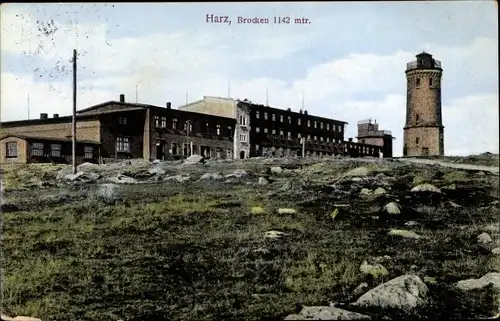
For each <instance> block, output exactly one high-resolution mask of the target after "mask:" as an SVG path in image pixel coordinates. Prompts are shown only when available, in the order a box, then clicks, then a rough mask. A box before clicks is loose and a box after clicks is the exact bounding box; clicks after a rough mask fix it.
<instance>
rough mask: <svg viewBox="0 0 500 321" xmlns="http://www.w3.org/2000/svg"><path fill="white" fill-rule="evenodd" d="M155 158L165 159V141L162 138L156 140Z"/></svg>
mask: <svg viewBox="0 0 500 321" xmlns="http://www.w3.org/2000/svg"><path fill="white" fill-rule="evenodd" d="M156 159H160V160H164V159H165V141H163V140H159V141H157V142H156Z"/></svg>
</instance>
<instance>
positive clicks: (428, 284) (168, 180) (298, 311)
mask: <svg viewBox="0 0 500 321" xmlns="http://www.w3.org/2000/svg"><path fill="white" fill-rule="evenodd" d="M488 157H490V155H488ZM490 158H491V157H490ZM471 163H472V165H474V163H473V162H471V161H462V162H461V161H459V160H456V159H455V160H453V162H452V163H451V161H450V164H453V166H454V167H448V166H447V165H446V164H443V162H442V161H440V162H438V161H435V162H431V163H429V164H428V163H425V162H419V161H412V160H402V161H397V160H379V159H357V160H355V159H339V158H327V159H280V160H278V159H250V160H245V161H240V160H238V161H205V162H203V161H202V160H200V159H196V158H195V157H193V158H192V159H191V160H190V161H189V162H186V163H182V162H159V163H149V162H144V161H135V160H132V161H127V162H124V163H120V164H110V165H92V164H82V165H81V166H79V172H78V174H76V175H72V174H71V168H69V167H68V166H57V165H23V166H4V167H3V168H2V182H3V200H2V202H3V204H2V205H1V209H2V216H3V254H4V258H5V259H4V267H5V268H4V274H5V276H4V305H3V311H4V313H5V314H7V315H11V316H16V315H24V316H30V317H37V318H41V319H42V320H69V319H71V320H80V319H84V320H153V319H155V320H158V319H168V320H185V319H207V320H208V319H211V320H213V319H249V320H258V319H262V318H266V319H275V320H283V319H287V320H294V319H338V318H340V319H374V318H380V317H384V318H408V317H416V318H422V319H424V318H439V317H443V318H478V317H493V316H495V315H497V314H498V313H499V312H500V274H499V272H500V248H499V246H500V244H499V241H500V231H499V219H498V214H499V213H498V209H499V194H498V188H499V187H498V184H499V181H498V165H496V166H495V167H485V166H486V165H491V163H487V164H486V163H479V164H477V165H479V166H482V167H477V166H476V167H475V166H472V167H471ZM457 164H463V166H462V165H459V166H458V167H457V166H455V165H457ZM460 166H462V167H460ZM5 318H6V319H7V317H5Z"/></svg>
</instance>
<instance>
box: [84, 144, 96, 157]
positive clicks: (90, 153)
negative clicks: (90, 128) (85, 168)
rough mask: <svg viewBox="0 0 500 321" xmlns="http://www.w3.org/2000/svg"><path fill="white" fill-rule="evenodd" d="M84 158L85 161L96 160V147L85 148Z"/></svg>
mask: <svg viewBox="0 0 500 321" xmlns="http://www.w3.org/2000/svg"><path fill="white" fill-rule="evenodd" d="M83 158H85V159H92V158H94V147H92V146H85V148H84V156H83Z"/></svg>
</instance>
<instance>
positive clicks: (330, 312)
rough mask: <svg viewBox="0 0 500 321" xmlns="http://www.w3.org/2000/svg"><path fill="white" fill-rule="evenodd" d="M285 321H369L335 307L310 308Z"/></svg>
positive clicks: (292, 315) (361, 316)
mask: <svg viewBox="0 0 500 321" xmlns="http://www.w3.org/2000/svg"><path fill="white" fill-rule="evenodd" d="M285 320H370V317H369V316H367V315H364V314H361V313H357V312H351V311H347V310H344V309H340V308H336V307H322V306H310V307H304V308H303V309H302V310H301V311H300V313H299V314H290V315H288V316H287V317H286V318H285Z"/></svg>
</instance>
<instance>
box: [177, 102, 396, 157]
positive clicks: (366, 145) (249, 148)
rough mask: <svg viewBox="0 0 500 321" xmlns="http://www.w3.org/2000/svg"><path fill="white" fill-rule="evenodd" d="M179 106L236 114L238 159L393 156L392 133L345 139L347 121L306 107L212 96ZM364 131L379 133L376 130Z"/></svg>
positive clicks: (217, 113)
mask: <svg viewBox="0 0 500 321" xmlns="http://www.w3.org/2000/svg"><path fill="white" fill-rule="evenodd" d="M179 109H180V110H189V111H195V112H198V113H204V114H206V115H211V114H216V115H221V116H222V115H223V116H225V117H233V118H234V119H235V120H236V127H235V137H234V151H235V157H237V158H247V157H254V156H266V155H274V156H301V155H302V151H303V150H304V152H305V155H306V156H307V155H350V156H354V157H359V156H374V157H379V155H380V153H383V154H384V157H392V136H391V135H390V133H389V134H388V136H387V135H386V136H382V139H381V140H378V139H376V137H373V139H372V138H370V139H368V137H366V141H364V142H363V143H360V142H353V141H352V139H350V140H348V141H345V140H344V129H345V125H346V124H347V122H344V121H341V120H334V119H329V118H324V117H318V116H314V115H309V114H308V112H307V111H306V110H305V111H302V110H301V111H299V112H295V111H292V110H291V109H290V108H288V109H286V110H284V109H278V108H273V107H269V106H265V105H261V104H254V103H252V102H250V101H248V100H243V101H240V100H234V99H231V98H223V97H212V96H204V97H203V99H201V100H198V101H195V102H192V103H189V104H186V105H183V106H180V107H179ZM377 126H378V125H377ZM386 133H388V132H387V131H386ZM365 134H367V135H368V134H371V135H375V134H376V135H378V133H374V132H372V133H365ZM376 135H375V136H376ZM382 135H384V134H383V132H382ZM358 136H359V135H358ZM389 136H390V139H389ZM377 137H378V136H377Z"/></svg>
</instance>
